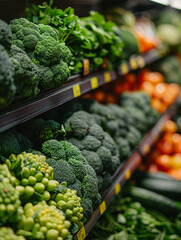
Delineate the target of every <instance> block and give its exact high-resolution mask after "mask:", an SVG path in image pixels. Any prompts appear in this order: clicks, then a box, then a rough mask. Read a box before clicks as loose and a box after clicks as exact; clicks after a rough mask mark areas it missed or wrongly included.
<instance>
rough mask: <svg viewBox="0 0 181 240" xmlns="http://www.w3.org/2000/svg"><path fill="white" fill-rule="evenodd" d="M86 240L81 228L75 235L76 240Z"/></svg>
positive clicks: (83, 229) (83, 228) (83, 230)
mask: <svg viewBox="0 0 181 240" xmlns="http://www.w3.org/2000/svg"><path fill="white" fill-rule="evenodd" d="M85 238H86V232H85V227H84V226H83V227H82V228H81V229H80V230H79V231H78V233H77V239H78V240H84V239H85Z"/></svg>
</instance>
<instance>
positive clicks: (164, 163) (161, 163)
mask: <svg viewBox="0 0 181 240" xmlns="http://www.w3.org/2000/svg"><path fill="white" fill-rule="evenodd" d="M155 164H156V165H157V167H158V170H160V171H164V172H168V171H169V170H170V156H168V155H160V156H159V157H157V159H156V161H155Z"/></svg>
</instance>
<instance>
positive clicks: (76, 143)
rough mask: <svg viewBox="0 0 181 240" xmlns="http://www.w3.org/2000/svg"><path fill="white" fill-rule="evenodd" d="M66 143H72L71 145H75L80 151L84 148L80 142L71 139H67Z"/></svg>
mask: <svg viewBox="0 0 181 240" xmlns="http://www.w3.org/2000/svg"><path fill="white" fill-rule="evenodd" d="M68 141H69V142H70V143H72V144H73V145H75V146H76V147H77V148H78V149H79V150H80V151H82V150H84V146H83V144H82V141H81V140H79V139H77V138H74V137H72V138H69V139H68Z"/></svg>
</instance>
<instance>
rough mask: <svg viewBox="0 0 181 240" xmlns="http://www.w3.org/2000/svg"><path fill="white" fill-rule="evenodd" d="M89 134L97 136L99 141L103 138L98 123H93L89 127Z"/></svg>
mask: <svg viewBox="0 0 181 240" xmlns="http://www.w3.org/2000/svg"><path fill="white" fill-rule="evenodd" d="M89 134H90V135H92V136H94V137H95V138H97V139H98V140H99V141H102V140H103V139H104V131H103V129H102V128H101V127H100V126H99V125H98V124H93V125H92V126H91V127H90V129H89Z"/></svg>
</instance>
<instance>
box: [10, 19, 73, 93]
mask: <svg viewBox="0 0 181 240" xmlns="http://www.w3.org/2000/svg"><path fill="white" fill-rule="evenodd" d="M10 28H11V30H12V32H13V37H12V38H13V44H14V45H16V46H17V47H19V48H21V49H22V50H23V51H25V52H26V54H27V55H28V57H29V58H30V61H31V62H32V64H35V65H36V67H37V75H38V83H39V87H40V88H41V89H50V88H55V87H59V86H61V85H62V84H63V83H65V82H66V80H67V79H68V77H69V76H70V70H69V67H68V64H69V62H70V60H71V57H72V54H71V52H70V50H69V49H68V48H67V46H66V45H65V44H64V43H59V41H58V32H57V31H56V30H54V29H53V28H52V27H50V26H47V25H43V24H39V25H35V24H34V23H31V22H29V21H28V20H27V19H24V18H20V19H15V20H12V21H11V22H10ZM34 74H35V73H34ZM34 77H35V78H36V74H35V76H33V73H32V79H31V81H32V82H31V81H30V83H29V86H28V87H30V88H31V85H33V84H34V82H35V80H34ZM25 88H26V89H25V92H26V96H31V94H29V95H28V88H27V86H25ZM35 93H36V94H38V92H37V91H35ZM24 95H25V94H24Z"/></svg>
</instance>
